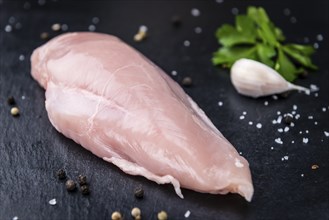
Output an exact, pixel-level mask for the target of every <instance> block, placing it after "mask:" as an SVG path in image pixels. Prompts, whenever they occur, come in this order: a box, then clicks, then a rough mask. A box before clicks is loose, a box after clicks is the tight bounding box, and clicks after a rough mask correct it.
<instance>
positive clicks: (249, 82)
mask: <svg viewBox="0 0 329 220" xmlns="http://www.w3.org/2000/svg"><path fill="white" fill-rule="evenodd" d="M231 81H232V84H233V86H234V87H235V89H236V90H237V91H238V93H240V94H242V95H246V96H251V97H253V98H258V97H261V96H268V95H273V94H277V93H282V92H286V91H288V90H299V91H304V92H305V93H309V92H310V90H309V89H307V88H304V87H302V86H297V85H294V84H292V83H289V82H288V81H286V80H285V79H284V78H283V77H282V76H281V75H280V74H279V73H278V72H276V71H275V70H274V69H272V68H270V67H269V66H267V65H265V64H263V63H260V62H257V61H255V60H250V59H245V58H243V59H239V60H237V61H236V62H235V63H234V64H233V66H232V68H231Z"/></svg>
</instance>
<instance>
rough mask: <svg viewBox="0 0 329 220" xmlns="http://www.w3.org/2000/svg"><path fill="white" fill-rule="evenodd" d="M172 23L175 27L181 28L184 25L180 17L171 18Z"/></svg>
mask: <svg viewBox="0 0 329 220" xmlns="http://www.w3.org/2000/svg"><path fill="white" fill-rule="evenodd" d="M171 23H172V25H173V26H175V27H179V26H181V25H182V20H181V18H180V17H179V16H178V15H174V16H173V17H172V18H171Z"/></svg>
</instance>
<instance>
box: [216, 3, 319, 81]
mask: <svg viewBox="0 0 329 220" xmlns="http://www.w3.org/2000/svg"><path fill="white" fill-rule="evenodd" d="M216 37H217V39H218V41H219V43H220V44H221V45H222V47H221V48H219V49H218V51H216V52H215V53H214V55H213V58H212V62H213V64H214V65H223V66H224V67H228V68H230V67H231V66H232V65H233V63H234V62H235V61H236V60H238V59H240V58H249V59H253V60H257V61H260V62H262V63H264V64H266V65H268V66H270V67H272V68H274V69H275V70H276V71H277V72H279V73H280V74H281V75H282V76H283V77H284V78H285V79H286V80H288V81H289V82H292V81H294V80H295V79H296V77H297V76H298V74H300V73H302V72H303V71H305V68H308V69H312V70H315V69H317V66H315V65H314V64H313V63H312V60H311V55H312V54H313V53H314V48H313V47H312V46H309V45H301V44H283V42H284V41H285V36H284V35H283V33H282V30H281V29H279V28H278V27H276V26H275V25H274V24H273V23H272V22H271V20H270V19H269V17H268V15H267V13H266V11H265V10H264V8H262V7H258V8H256V7H254V6H250V7H248V8H247V14H246V15H237V16H236V18H235V26H232V25H229V24H224V25H222V26H221V27H220V28H218V29H217V31H216Z"/></svg>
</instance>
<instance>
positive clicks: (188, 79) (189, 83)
mask: <svg viewBox="0 0 329 220" xmlns="http://www.w3.org/2000/svg"><path fill="white" fill-rule="evenodd" d="M182 85H183V86H185V87H189V86H192V78H191V77H184V78H183V80H182Z"/></svg>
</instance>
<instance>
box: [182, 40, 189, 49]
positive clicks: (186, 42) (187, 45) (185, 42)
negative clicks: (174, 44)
mask: <svg viewBox="0 0 329 220" xmlns="http://www.w3.org/2000/svg"><path fill="white" fill-rule="evenodd" d="M183 44H184V46H185V47H189V46H190V45H191V42H190V41H188V40H185V41H184V43H183Z"/></svg>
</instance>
